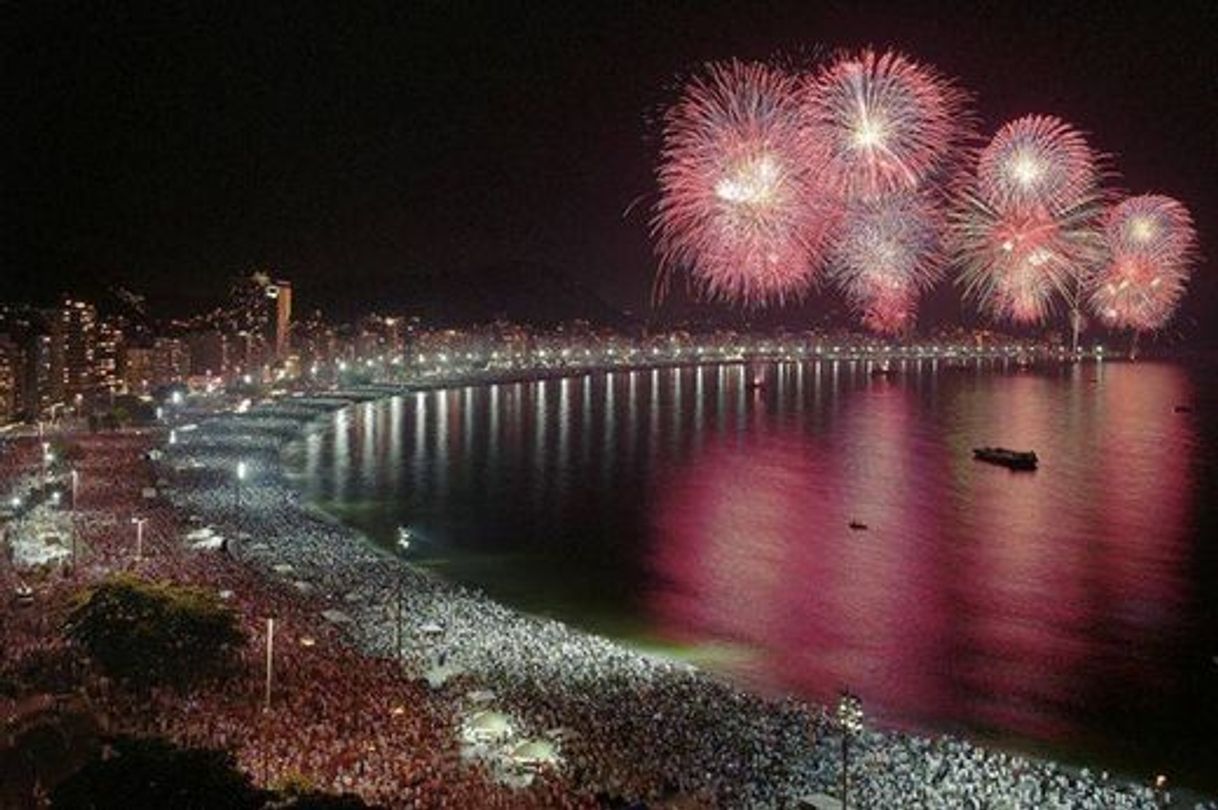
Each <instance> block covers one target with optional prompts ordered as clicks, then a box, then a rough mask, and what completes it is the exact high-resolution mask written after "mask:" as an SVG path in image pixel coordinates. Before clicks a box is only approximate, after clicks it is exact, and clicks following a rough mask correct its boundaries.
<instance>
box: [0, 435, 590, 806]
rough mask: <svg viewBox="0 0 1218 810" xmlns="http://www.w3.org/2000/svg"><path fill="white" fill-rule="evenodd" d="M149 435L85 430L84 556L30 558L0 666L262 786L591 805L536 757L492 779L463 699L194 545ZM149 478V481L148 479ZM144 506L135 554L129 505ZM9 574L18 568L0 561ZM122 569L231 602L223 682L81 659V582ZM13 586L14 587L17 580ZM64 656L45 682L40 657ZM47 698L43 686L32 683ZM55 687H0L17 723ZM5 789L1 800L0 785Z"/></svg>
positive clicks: (304, 602) (119, 726) (112, 724)
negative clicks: (69, 619) (31, 592)
mask: <svg viewBox="0 0 1218 810" xmlns="http://www.w3.org/2000/svg"><path fill="white" fill-rule="evenodd" d="M149 440H150V439H149V437H140V436H136V435H132V434H125V435H105V436H80V437H78V438H76V439H75V440H74V441H76V442H77V444H78V445H79V447H80V450H81V451H83V452H82V453H81V458H80V460H79V462H78V463H77V464H76V467H75V468H76V469H77V471H78V474H79V487H78V502H77V508H76V510H75V512H73V511H72V510H70V509H64V510H60V511H59V512H58V514H57V515H56V517H57V519H58V520H59V521H60V522H63V521H71V522H72V523H74V525H75V531H76V533H77V537H78V542H79V545H80V549H79V564H78V567H77V571H76V572H75V574H71V573H70V572H69V571H68V570H67V569H66V568H64V569H48V570H44V571H43V572H42V574H41V575H37V574H34V573H31V572H25V575H26V576H25V578H26V579H27V580H28V581H30V582H31V583H33V584H34V585H35V586H36V591H37V600H38V602H37V604H36V605H34V606H32V607H31V608H30V609H21V610H14V611H12V612H11V613H6V621H5V622H4V623H3V626H0V634H2V638H3V645H0V672H3V673H5V674H11V673H17V672H20V671H22V670H23V669H28V668H29V663H30V662H32V661H34V660H35V659H37V660H39V661H41V662H44V663H43V664H42V665H40V666H39V668H38V672H37V675H38V676H39V678H40V679H42V680H41V681H40V683H38V684H32V683H31V684H20V685H19V686H21V687H28V689H27V691H31V692H32V690H33V687H41V688H43V689H46V690H47V691H48V692H69V691H70V692H72V693H77V692H79V694H81V695H83V696H84V698H85V702H86V704H87V705H88V706H89V708H90V710H91V711H92V712H93V713H94V714H95V716H96V717H97V719H98V721H99V722H100V723H101V726H102V728H103V729H104V730H106V731H109V732H114V733H120V732H121V733H135V734H140V735H156V736H160V737H164V738H167V739H170V740H172V741H174V742H177V743H179V744H182V745H190V746H202V747H210V748H221V749H228V750H232V751H234V752H235V753H236V755H237V759H238V762H239V764H240V765H241V767H242V768H243V769H244V770H246V771H247V772H248V773H250V774H251V775H252V776H253V777H254V778H255V780H256V781H257V782H259V783H260V784H265V785H269V786H278V785H282V784H289V783H290V784H300V783H304V784H309V785H312V786H314V787H316V788H319V789H323V790H327V791H333V792H350V793H356V794H358V795H359V796H361V797H362V798H364V799H365V800H366V801H368V802H370V803H375V804H377V805H381V806H386V807H585V806H590V805H591V804H592V802H591V800H590V799H588V798H586V797H583V796H582V794H579V793H578V792H576V791H573V790H572V789H571V788H570V787H569V786H568V785H567V784H565V783H564V782H563V781H561V780H560V779H559V778H558V777H557V776H556V775H554V774H549V773H542V774H540V775H539V778H537V779H535V780H533V781H532V782H531V784H530V785H529V787H527V788H525V789H515V790H513V789H509V788H507V787H505V786H502V785H499V784H497V783H496V782H495V781H494V780H493V779H492V778H490V775H489V774H488V773H486V772H485V771H484V770H482V769H480V768H478V767H477V765H476V764H473V765H471V764H470V763H469V762H466V761H464V760H463V759H462V758H461V756H460V749H459V745H458V741H457V739H456V736H455V734H454V729H455V727H456V724H457V718H456V716H455V712H454V707H453V706H452V705H451V704H450V702H449V701H447V700H446V699H445V696H443V695H439V694H434V693H432V692H431V691H430V690H428V689H427V688H426V687H425V686H423V685H422V684H421V683H420V682H418V681H417V680H416V679H414V678H411V677H409V676H408V675H406V674H404V673H403V671H402V668H401V666H400V664H398V663H397V662H395V661H391V660H387V659H376V658H370V657H368V656H365V655H363V654H361V653H360V652H359V651H358V650H357V649H355V648H354V647H353V646H351V644H350V643H349V642H348V641H347V640H346V639H345V638H343V637H342V634H341V633H340V631H339V630H338V628H336V627H335V626H333V625H331V624H329V623H327V622H325V621H323V620H321V619H320V618H319V613H320V611H322V610H324V609H326V604H325V603H324V601H319V599H318V598H317V597H315V596H310V595H306V594H302V593H300V592H299V591H298V590H296V589H294V588H292V587H290V586H283V585H282V584H279V583H275V582H269V581H267V580H266V579H264V578H262V577H260V576H258V575H257V574H256V573H255V572H253V571H251V570H249V569H248V568H247V567H246V566H243V565H241V564H239V563H238V562H237V561H235V560H233V559H232V558H230V557H229V556H228V555H227V554H226V553H225V552H224V551H222V550H221V549H219V548H209V549H208V550H202V549H194V548H192V546H191V544H190V543H188V542H183V538H185V537H187V536H189V534H190V532H191V530H192V525H194V524H192V523H191V522H189V521H187V520H185V518H184V516H183V514H182V513H181V512H180V511H179V510H178V509H176V508H175V507H173V506H172V505H171V504H170V503H169V501H167V500H166V499H165V497H164V496H165V495H166V494H168V493H170V492H171V491H172V486H173V482H172V481H171V480H169V479H167V478H166V477H165V471H164V470H158V469H157V467H156V465H155V464H154V463H153V462H151V461H149V459H148V458H147V451H148V450H149V446H150V445H149ZM153 492H155V496H152V495H153ZM45 511H46V509H45V508H43V507H40V508H38V509H34V510H30V511H26V512H23V514H22V515H21V516H20V518H19V519H18V520H17V521H16V522H15V524H14V525H13V526H12V527H11V528H12V529H13V531H14V532H35V531H36V528H37V526H38V525H40V524H41V523H42V522H45V521H46V520H48V519H49V518H48V516H47V515H46V514H44V513H45ZM135 517H139V518H142V519H145V520H146V521H147V522H146V523H145V524H144V529H143V545H142V549H141V551H142V555H141V556H139V557H138V558H137V555H136V552H137V546H136V543H135V536H136V528H135V525H134V524H133V523H132V522H131V519H132V518H135ZM4 571H5V573H4V575H3V580H4V582H3V584H4V585H5V587H6V590H7V589H8V588H9V586H11V585H12V582H11V581H10V580H12V579H13V578H14V570H13V569H12V567H11V566H5V567H4ZM118 571H128V572H135V573H138V574H139V575H140V576H143V577H148V578H151V579H156V580H164V581H171V582H174V583H177V584H181V585H193V586H199V587H203V588H207V589H210V590H212V591H213V592H215V593H217V594H218V595H220V597H221V598H223V599H225V600H226V601H227V602H228V603H229V604H230V605H231V607H232V608H233V609H234V610H235V612H236V614H237V616H238V617H239V620H240V622H241V623H242V625H243V627H244V629H245V630H246V632H247V635H248V637H249V643H248V646H247V648H246V649H245V650H244V651H243V652H242V656H241V658H242V665H241V666H240V667H239V671H238V674H237V675H236V676H235V677H234V678H233V679H232V680H231V681H228V682H225V683H221V684H207V685H203V686H200V687H197V688H196V689H194V690H191V691H187V692H182V691H179V690H174V689H159V690H154V691H153V692H152V693H151V694H144V693H135V692H132V691H128V690H126V689H123V688H120V687H119V685H117V684H114V683H112V682H110V681H109V679H107V678H106V677H104V676H103V675H102V674H101V673H99V672H97V671H96V670H94V669H92V668H89V667H87V666H84V665H83V661H82V660H81V656H80V655H79V654H78V651H77V650H74V649H72V645H71V644H70V642H68V641H67V640H66V639H65V637H64V634H63V633H62V632H61V628H62V625H63V621H64V619H65V617H66V612H67V608H68V606H69V605H70V604H71V600H72V597H73V594H74V593H75V592H76V591H77V590H78V589H79V588H81V587H84V586H87V585H88V584H90V583H94V582H97V581H100V580H101V579H102V578H103V577H105V576H106V575H108V574H111V573H114V572H118ZM8 592H9V593H11V590H9V591H8ZM268 617H273V618H274V619H275V642H274V645H273V650H274V662H275V663H274V667H273V674H274V678H273V689H272V697H271V703H270V708H269V710H267V709H266V704H265V693H264V673H265V657H264V651H265V642H266V623H265V619H266V618H268ZM48 660H56V661H62V662H63V663H64V667H65V668H66V669H67V670H69V671H67V672H65V673H63V678H62V679H60V682H58V683H54V684H52V683H46V682H45V675H46V672H47V669H46V666H45V662H46V661H48ZM38 697H40V698H43V697H45V696H38ZM50 703H52V701H48V700H46V699H38V700H29V699H24V700H23V699H17V696H2V695H0V709H3V715H4V718H3V719H4V721H5V725H6V727H7V728H8V729H9V730H10V732H11V731H12V730H13V729H14V728H16V727H18V726H19V723H20V720H21V716H22V714H23V713H27V714H28V713H31V712H36V711H38V710H41V709H45V708H46V707H47V705H49V704H50ZM0 804H3V801H0Z"/></svg>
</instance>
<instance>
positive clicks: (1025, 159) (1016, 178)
mask: <svg viewBox="0 0 1218 810" xmlns="http://www.w3.org/2000/svg"><path fill="white" fill-rule="evenodd" d="M1096 162H1097V156H1096V155H1095V153H1094V152H1092V150H1091V147H1089V146H1088V145H1087V140H1086V138H1084V137H1083V135H1082V133H1080V132H1079V131H1078V130H1077V129H1075V128H1074V127H1072V126H1070V125H1069V124H1067V123H1066V122H1064V121H1062V120H1061V119H1060V118H1055V117H1053V116H1051V115H1027V116H1024V117H1023V118H1019V119H1016V120H1014V121H1011V122H1010V123H1008V124H1006V125H1005V126H1004V127H1003V128H1002V129H1000V130H998V134H997V135H995V136H994V139H993V140H992V141H990V143H989V145H988V146H986V147H985V149H983V150H982V151H981V154H980V157H979V159H978V161H977V186H978V193H979V194H980V196H981V197H982V198H983V199H984V200H985V201H986V202H987V203H988V204H990V205H992V206H995V207H996V208H999V209H1003V210H1012V209H1014V210H1032V209H1046V210H1048V211H1051V212H1060V211H1071V210H1073V209H1075V208H1077V207H1078V206H1079V205H1081V204H1084V203H1085V202H1087V201H1088V200H1089V199H1090V198H1092V197H1093V196H1094V195H1095V192H1096V189H1097V187H1098V185H1099V172H1098V169H1097V167H1096Z"/></svg>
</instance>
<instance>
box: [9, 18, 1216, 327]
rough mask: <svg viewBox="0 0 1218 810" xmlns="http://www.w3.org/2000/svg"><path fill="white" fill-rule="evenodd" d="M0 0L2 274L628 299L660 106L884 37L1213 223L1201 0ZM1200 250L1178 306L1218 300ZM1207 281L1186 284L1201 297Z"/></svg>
mask: <svg viewBox="0 0 1218 810" xmlns="http://www.w3.org/2000/svg"><path fill="white" fill-rule="evenodd" d="M1126 5H1127V4H1124V3H1117V2H1112V3H1103V4H1096V5H1095V6H1094V7H1090V6H1088V5H1086V4H1084V3H1078V2H1073V3H1066V4H1061V5H1055V6H1045V7H1039V6H1036V4H1033V3H1030V2H1018V3H1014V2H1013V3H1009V4H1002V5H991V4H987V3H969V4H964V5H961V6H960V7H959V8H955V9H952V8H948V7H946V6H917V5H916V4H914V3H912V2H910V3H906V2H901V3H893V4H891V5H889V4H882V3H862V4H847V3H833V2H817V0H800V2H792V3H779V2H748V3H745V2H737V3H718V4H715V3H710V2H675V3H662V2H643V3H629V2H615V3H605V4H603V5H594V4H592V3H582V2H565V3H560V2H552V3H548V2H540V1H539V2H534V3H531V4H528V5H521V6H515V5H513V4H510V3H505V2H495V3H486V4H470V3H461V2H452V1H451V0H449V1H448V2H411V0H396V1H395V2H391V3H377V2H370V0H352V1H351V2H346V1H341V2H333V3H325V4H309V3H304V2H284V3H279V2H269V1H268V0H243V2H236V3H220V2H209V3H193V4H192V3H181V2H173V1H172V0H164V1H163V2H157V3H132V4H130V5H122V4H115V3H108V2H92V3H68V2H51V1H50V0H32V1H31V2H24V3H18V2H10V3H6V4H4V6H3V11H0V15H2V16H3V19H0V29H2V33H0V37H2V38H3V39H2V40H0V51H2V56H0V59H2V60H3V62H2V64H0V87H2V88H3V98H4V101H5V106H6V111H5V113H4V115H3V121H2V122H0V148H2V154H3V163H2V165H3V174H2V175H0V199H2V202H0V239H2V245H0V268H2V272H3V280H2V287H0V299H3V298H11V297H26V296H33V297H42V296H48V295H54V294H56V293H57V292H58V291H60V290H63V289H71V288H75V287H76V286H77V285H80V284H96V283H98V282H99V281H105V282H125V283H127V284H129V285H131V286H133V287H134V288H136V289H139V290H143V291H147V292H149V293H151V294H152V295H153V296H154V299H155V298H159V299H161V300H163V301H166V302H169V301H173V302H175V303H176V304H178V305H181V303H182V302H183V300H184V299H186V300H201V299H204V298H207V297H210V296H215V295H217V294H219V293H220V292H222V291H223V290H224V289H225V287H226V284H227V280H228V279H229V278H230V277H231V276H233V275H235V274H237V273H239V272H241V271H247V270H249V269H252V268H254V267H258V266H267V267H271V268H274V269H276V270H277V271H278V272H280V273H282V274H283V275H285V276H287V277H290V278H293V279H295V280H296V281H297V284H298V288H299V289H300V293H299V295H300V296H301V297H303V298H305V299H306V300H308V298H309V297H310V294H311V295H312V297H313V298H314V299H315V301H314V303H316V302H318V301H323V300H324V299H331V300H333V301H335V302H341V303H342V304H345V305H357V306H363V305H371V304H374V303H377V302H381V301H386V300H399V301H408V300H409V296H410V288H411V283H412V279H414V278H418V277H419V276H420V274H422V275H426V274H432V275H435V274H441V275H442V274H444V273H446V272H450V271H452V270H455V269H461V268H471V267H479V266H483V265H487V264H494V263H498V262H501V261H504V260H513V259H520V260H528V261H537V262H544V263H546V264H550V265H554V266H556V267H560V268H562V269H564V270H566V271H568V272H570V273H571V274H572V275H573V276H574V277H576V278H577V279H579V280H581V281H584V282H586V283H587V284H589V285H591V286H592V287H594V288H595V289H596V290H597V291H599V292H600V293H601V294H602V295H604V296H605V297H606V298H608V299H609V300H611V301H612V302H614V303H615V304H618V305H619V306H627V307H633V308H636V309H638V308H641V307H644V306H645V303H646V301H647V299H648V295H649V291H650V279H651V276H652V273H653V271H654V266H655V262H654V259H653V257H652V253H651V248H650V243H649V240H648V237H647V228H646V216H645V208H644V209H640V210H639V211H636V212H635V213H634V214H633V215H632V216H630V217H628V218H623V212H624V211H625V210H626V209H627V207H628V206H629V205H630V204H631V202H632V200H634V199H635V198H636V197H638V195H648V196H647V198H646V200H647V201H650V199H652V198H651V196H650V195H651V194H652V193H653V190H654V182H653V176H652V167H653V161H654V158H655V152H656V134H657V133H656V130H655V124H654V120H655V115H654V112H655V110H657V109H658V108H659V107H660V106H661V105H662V104H663V103H664V102H665V101H666V100H668V99H670V98H672V95H673V90H674V77H676V76H678V75H680V74H681V73H682V72H687V71H689V70H690V69H692V68H694V67H696V66H697V65H698V64H699V63H701V62H703V61H706V60H712V59H721V58H727V57H731V56H739V57H746V58H765V57H768V56H772V55H775V54H799V53H807V52H811V51H812V50H814V49H815V48H817V47H838V46H857V45H862V44H868V43H870V44H875V45H888V44H891V45H894V46H897V47H899V48H902V49H904V50H906V51H908V52H909V53H911V54H912V55H914V56H915V57H918V58H921V59H923V60H925V61H928V62H930V63H932V64H934V65H936V66H937V67H939V68H940V69H941V70H943V71H944V72H946V73H948V74H950V75H954V76H956V77H958V78H959V80H960V82H961V83H962V84H963V85H964V86H965V87H967V88H969V89H970V90H971V91H973V93H974V94H975V95H976V97H977V102H978V108H979V111H980V113H981V117H982V121H983V122H984V129H985V130H986V131H992V130H993V129H994V128H995V127H996V126H997V125H998V124H1000V123H1001V122H1002V121H1003V120H1004V119H1006V118H1009V117H1013V116H1016V115H1019V114H1024V113H1031V112H1040V113H1052V114H1057V115H1061V116H1063V117H1065V118H1067V119H1069V120H1071V121H1072V122H1074V123H1075V124H1076V125H1078V126H1079V127H1081V128H1083V129H1084V130H1086V131H1087V132H1089V133H1091V136H1092V141H1093V144H1094V145H1095V146H1096V147H1097V148H1098V149H1100V150H1102V151H1105V152H1108V153H1111V154H1113V155H1115V156H1116V165H1117V167H1118V168H1119V170H1120V171H1121V174H1122V180H1121V184H1122V185H1123V186H1125V187H1127V188H1129V189H1131V190H1134V191H1150V190H1155V191H1162V192H1165V193H1168V194H1171V195H1173V196H1176V197H1178V198H1180V199H1182V200H1183V201H1185V202H1186V203H1187V204H1188V205H1189V206H1190V207H1191V208H1192V210H1193V212H1194V214H1195V216H1196V218H1197V221H1198V225H1199V229H1200V231H1201V235H1202V240H1203V247H1205V249H1206V251H1207V252H1208V253H1209V254H1211V255H1212V254H1213V253H1214V252H1215V249H1214V248H1213V246H1212V242H1213V240H1214V239H1216V238H1218V236H1215V235H1216V234H1218V228H1216V227H1215V226H1216V225H1218V171H1216V170H1218V78H1216V77H1218V61H1216V58H1215V50H1216V46H1218V38H1216V35H1215V34H1214V29H1218V12H1216V11H1209V10H1207V9H1208V8H1209V6H1210V4H1208V3H1198V4H1196V5H1188V4H1184V3H1166V2H1165V3H1158V2H1156V3H1145V4H1144V7H1141V8H1128V7H1126ZM1212 267H1213V265H1212V263H1211V264H1210V265H1207V266H1203V267H1202V268H1200V272H1201V273H1202V274H1206V276H1207V277H1206V278H1203V279H1201V280H1199V281H1198V283H1197V284H1196V285H1195V286H1196V290H1195V291H1194V292H1195V294H1194V296H1193V300H1192V301H1191V302H1190V306H1191V307H1194V308H1195V307H1198V306H1202V305H1206V306H1205V308H1206V310H1207V311H1208V310H1209V309H1210V308H1211V306H1210V305H1213V304H1216V303H1218V295H1215V294H1214V290H1215V288H1216V287H1218V285H1215V284H1214V283H1213V282H1212V281H1211V280H1209V279H1208V274H1211V273H1212ZM1198 302H1201V303H1198Z"/></svg>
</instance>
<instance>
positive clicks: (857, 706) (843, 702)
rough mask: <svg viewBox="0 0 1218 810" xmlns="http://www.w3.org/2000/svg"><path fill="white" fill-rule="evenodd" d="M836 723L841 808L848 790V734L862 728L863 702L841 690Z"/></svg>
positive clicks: (843, 808)
mask: <svg viewBox="0 0 1218 810" xmlns="http://www.w3.org/2000/svg"><path fill="white" fill-rule="evenodd" d="M837 724H838V727H839V728H840V730H841V733H842V810H846V808H847V801H848V798H847V796H848V794H849V791H850V736H851V735H852V734H858V733H859V732H860V731H862V730H863V702H862V701H861V700H859V699H858V697H857V696H855V695H852V694H850V693H849V692H847V691H843V692H842V694H841V697H840V698H839V699H838V701H837Z"/></svg>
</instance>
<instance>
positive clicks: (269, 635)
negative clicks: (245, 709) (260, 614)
mask: <svg viewBox="0 0 1218 810" xmlns="http://www.w3.org/2000/svg"><path fill="white" fill-rule="evenodd" d="M274 673H275V620H274V619H267V620H266V690H265V696H264V702H263V707H262V710H263V711H264V712H269V711H270V710H271V684H272V682H273V679H274Z"/></svg>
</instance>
